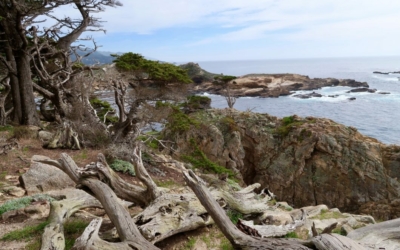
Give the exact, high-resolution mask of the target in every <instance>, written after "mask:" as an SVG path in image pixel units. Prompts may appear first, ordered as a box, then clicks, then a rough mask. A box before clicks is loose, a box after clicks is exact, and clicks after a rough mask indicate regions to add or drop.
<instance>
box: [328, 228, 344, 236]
mask: <svg viewBox="0 0 400 250" xmlns="http://www.w3.org/2000/svg"><path fill="white" fill-rule="evenodd" d="M332 233H334V234H340V235H343V236H347V233H346V231H344V230H343V229H342V228H336V229H333V230H332Z"/></svg>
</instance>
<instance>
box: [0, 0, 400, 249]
mask: <svg viewBox="0 0 400 250" xmlns="http://www.w3.org/2000/svg"><path fill="white" fill-rule="evenodd" d="M120 5H121V4H120V3H119V2H118V1H114V0H101V1H100V0H93V1H50V2H49V1H1V2H0V45H1V46H0V85H1V88H0V159H1V160H0V166H1V171H0V173H1V174H0V181H1V182H0V202H1V204H0V216H1V220H2V221H5V222H6V223H1V224H0V227H1V230H0V233H1V234H2V235H1V237H0V240H1V241H2V243H4V244H6V243H10V242H12V241H30V242H29V243H27V244H25V245H24V246H23V247H24V248H26V249H99V248H102V249H107V250H113V249H159V248H163V247H165V246H166V245H167V243H166V242H167V241H168V240H171V238H176V239H178V238H179V237H182V235H184V236H183V237H184V238H185V241H184V242H183V243H181V244H180V245H179V246H180V247H181V248H183V249H192V248H196V244H203V245H206V247H207V248H212V247H215V248H218V249H310V248H311V249H315V248H318V249H329V248H324V247H323V246H322V247H321V245H324V244H326V245H332V243H331V242H337V241H341V242H343V244H344V245H345V246H352V245H356V244H366V242H365V241H366V240H365V237H364V238H363V237H355V236H353V237H351V235H352V233H349V234H348V235H349V237H346V238H345V237H342V236H341V235H335V234H333V235H332V234H331V232H342V231H344V230H348V231H351V230H353V229H355V230H354V231H353V235H355V234H357V233H359V232H364V231H362V230H358V229H357V228H359V227H360V228H361V227H364V226H366V228H367V229H365V228H364V229H363V230H367V231H368V230H369V229H368V227H373V226H376V225H372V226H371V225H370V224H375V219H374V218H373V217H371V216H368V215H354V214H344V213H342V212H340V211H341V210H343V211H346V212H355V213H360V214H372V215H374V216H375V217H376V218H380V219H391V218H394V217H396V216H399V215H400V210H399V199H400V197H399V196H400V195H399V192H398V190H400V184H399V183H398V181H396V180H397V179H396V178H397V177H398V174H397V172H396V171H394V170H393V169H395V168H396V167H397V166H398V153H399V152H400V149H399V147H397V146H386V145H383V144H381V143H379V142H377V141H376V140H373V139H371V138H367V137H364V136H363V135H361V134H360V133H359V132H358V131H357V130H355V129H353V128H349V127H346V126H344V125H340V124H337V123H335V122H333V121H330V120H328V119H322V118H301V117H297V116H295V115H293V116H289V117H284V118H282V119H280V118H277V117H273V116H269V115H267V114H255V113H252V112H250V111H247V112H239V111H237V110H235V109H234V108H233V107H234V105H235V102H236V97H238V96H239V94H243V95H250V96H259V95H261V94H263V95H264V97H266V96H279V95H284V94H288V93H290V91H291V90H292V89H293V88H314V87H319V86H324V84H331V85H332V81H335V80H332V79H329V80H323V83H322V84H321V85H320V84H318V83H319V82H317V81H319V80H315V79H314V80H311V79H309V78H308V77H304V76H298V75H262V76H255V75H252V76H249V77H248V78H240V79H239V78H237V77H236V76H229V75H222V74H221V75H216V74H212V73H209V72H206V71H204V70H201V69H200V70H199V67H198V65H196V64H186V65H183V66H176V65H174V64H170V63H166V62H160V61H155V60H149V59H146V58H145V57H144V56H142V55H140V54H137V53H133V52H128V53H124V54H115V55H112V56H113V58H114V59H113V64H111V65H101V66H100V65H85V64H84V63H83V61H82V60H83V58H84V57H85V56H87V55H89V54H90V53H94V52H95V51H96V49H97V44H96V43H95V42H94V41H93V46H94V48H93V49H89V50H88V48H85V47H82V46H76V45H75V44H76V42H78V41H80V39H81V38H80V37H81V35H82V34H83V33H84V32H85V31H100V30H101V26H100V23H101V22H100V19H98V18H96V17H94V16H93V15H92V14H94V13H97V12H99V11H102V10H105V7H116V6H120ZM60 8H71V10H76V11H77V12H78V14H79V15H80V19H76V20H75V19H70V18H68V17H66V18H59V17H54V16H52V11H54V10H56V9H60ZM41 16H43V17H48V18H51V19H53V21H55V24H54V25H53V26H51V27H50V28H44V27H41V28H39V26H36V24H37V23H38V22H39V23H40V20H37V19H36V18H38V17H41ZM64 27H68V29H64ZM39 29H41V30H39ZM89 40H91V39H89ZM277 79H278V80H279V81H278V80H277ZM298 79H301V82H297V80H298ZM281 80H282V81H283V80H285V81H287V82H289V83H291V84H287V85H285V86H286V88H282V87H281V86H280V85H279V84H277V83H278V82H279V83H280V82H282V81H281ZM321 81H322V80H321ZM193 82H194V83H193ZM336 83H337V85H340V84H354V85H357V86H358V85H363V83H358V82H355V81H347V82H346V81H345V80H340V81H339V80H338V81H337V82H336V81H335V84H336ZM101 84H103V85H104V86H105V88H106V89H108V90H111V91H112V93H113V95H114V100H113V101H112V103H111V102H107V101H105V100H102V99H101V98H100V97H99V96H98V95H99V93H98V92H96V91H94V90H95V88H94V86H95V85H96V87H98V86H99V85H101ZM203 84H204V85H203ZM307 84H308V85H307ZM204 86H205V87H204ZM210 86H212V87H210ZM208 87H210V88H211V89H212V90H213V91H216V92H217V93H222V94H223V95H224V96H225V99H226V101H227V104H228V107H229V108H228V109H221V110H217V109H211V108H210V105H211V100H210V99H209V98H208V97H205V96H196V95H194V93H195V92H196V91H199V90H204V89H207V88H208ZM189 88H190V89H191V92H190V93H189V91H188V90H189ZM249 89H250V90H249ZM254 89H255V90H254ZM240 92H243V93H240ZM37 107H38V108H37ZM60 153H61V154H60ZM59 154H60V155H59ZM371 176H373V178H370V177H371ZM367 177H368V178H367ZM366 179H368V180H366ZM359 187H363V188H359ZM273 192H275V193H276V194H277V195H278V197H277V195H276V194H274V193H273ZM354 197H362V199H361V198H360V199H355V198H354ZM382 197H385V199H384V198H382ZM386 197H390V199H389V198H387V199H386ZM285 201H287V202H289V203H290V205H289V204H288V203H286V202H285ZM323 204H327V205H329V206H330V207H335V206H337V207H338V209H334V210H332V209H331V210H329V208H328V207H327V206H326V205H323ZM377 205H379V206H377ZM339 209H340V210H339ZM327 220H333V223H331V221H330V222H329V224H327V223H328V222H326V221H327ZM14 222H15V224H18V223H20V222H23V223H27V225H21V223H20V224H19V225H18V226H16V227H18V228H15V230H14V228H11V227H10V228H8V226H7V225H8V224H7V223H10V224H13V223H14ZM315 222H318V223H315ZM23 223H22V224H23ZM385 223H386V222H383V223H382V224H378V227H381V230H379V232H387V231H390V230H392V228H393V225H392V224H391V223H394V224H395V223H397V221H389V222H387V224H385ZM315 224H318V225H315ZM349 228H350V229H349ZM202 229H203V230H209V232H203V233H202V234H201V235H193V237H189V238H188V237H186V236H185V234H190V231H195V230H202ZM335 230H336V231H335ZM339 230H340V231H339ZM357 230H358V231H357ZM309 231H310V232H312V236H310V237H309V235H308V232H309ZM376 231H377V230H371V232H372V233H375V232H376ZM210 232H211V233H210ZM304 232H307V233H304ZM192 233H193V232H192ZM346 234H347V231H346ZM379 237H381V238H383V240H382V242H385V241H386V240H390V239H391V238H390V237H388V236H387V234H383V236H382V235H379ZM385 237H387V238H385ZM288 238H291V239H290V240H289V239H288ZM300 238H301V239H300ZM384 244H391V242H389V243H386V242H385V243H384ZM12 248H14V247H12Z"/></svg>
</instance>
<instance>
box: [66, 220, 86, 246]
mask: <svg viewBox="0 0 400 250" xmlns="http://www.w3.org/2000/svg"><path fill="white" fill-rule="evenodd" d="M88 225H89V222H87V221H83V220H78V219H70V220H68V221H66V222H65V223H64V235H65V249H66V250H69V249H71V248H72V247H73V246H74V244H75V239H77V238H78V237H79V236H81V234H82V233H83V231H84V230H85V228H86V227H87V226H88Z"/></svg>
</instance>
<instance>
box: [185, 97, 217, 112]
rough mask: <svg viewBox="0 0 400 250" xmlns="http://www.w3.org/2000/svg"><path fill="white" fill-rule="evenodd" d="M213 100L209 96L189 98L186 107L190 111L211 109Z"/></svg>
mask: <svg viewBox="0 0 400 250" xmlns="http://www.w3.org/2000/svg"><path fill="white" fill-rule="evenodd" d="M210 104H211V99H210V98H209V97H207V96H198V95H193V96H188V97H187V102H185V103H184V106H185V107H186V108H188V109H191V110H195V109H204V108H210Z"/></svg>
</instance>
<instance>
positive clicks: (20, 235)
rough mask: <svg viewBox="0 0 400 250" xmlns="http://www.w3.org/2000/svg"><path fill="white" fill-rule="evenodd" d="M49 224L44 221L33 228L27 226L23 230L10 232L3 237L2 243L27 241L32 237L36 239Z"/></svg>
mask: <svg viewBox="0 0 400 250" xmlns="http://www.w3.org/2000/svg"><path fill="white" fill-rule="evenodd" d="M49 223H50V222H48V221H44V222H41V223H39V224H38V225H35V226H27V227H24V228H23V229H19V230H15V231H12V232H9V233H7V234H6V235H4V236H3V237H2V238H1V240H4V241H12V240H28V239H31V238H33V237H37V236H40V235H42V233H43V231H44V228H45V227H46V226H47V225H48V224H49Z"/></svg>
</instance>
